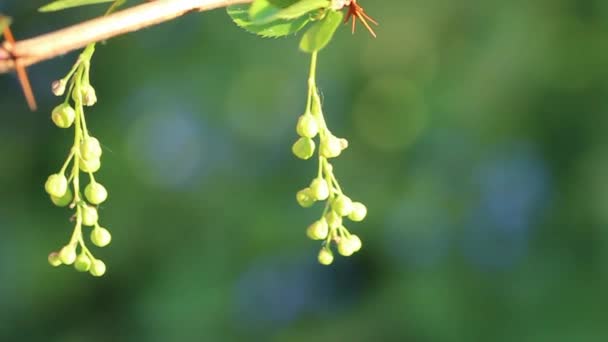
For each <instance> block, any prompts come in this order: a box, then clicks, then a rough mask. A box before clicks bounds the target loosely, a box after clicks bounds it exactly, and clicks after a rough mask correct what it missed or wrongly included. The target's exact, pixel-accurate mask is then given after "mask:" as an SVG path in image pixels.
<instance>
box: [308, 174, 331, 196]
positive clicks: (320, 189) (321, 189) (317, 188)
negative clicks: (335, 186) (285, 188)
mask: <svg viewBox="0 0 608 342" xmlns="http://www.w3.org/2000/svg"><path fill="white" fill-rule="evenodd" d="M310 191H311V193H312V196H313V197H314V199H315V200H317V201H324V200H326V199H327V197H329V184H327V181H326V180H325V179H323V178H315V179H313V181H312V182H311V183H310Z"/></svg>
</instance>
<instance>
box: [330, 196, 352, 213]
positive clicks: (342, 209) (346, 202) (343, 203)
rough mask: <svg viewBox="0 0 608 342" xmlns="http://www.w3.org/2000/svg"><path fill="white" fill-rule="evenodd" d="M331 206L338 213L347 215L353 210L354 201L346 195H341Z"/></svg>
mask: <svg viewBox="0 0 608 342" xmlns="http://www.w3.org/2000/svg"><path fill="white" fill-rule="evenodd" d="M331 207H332V209H333V210H334V211H335V212H336V214H338V215H340V216H347V215H349V214H350V213H351V212H352V210H353V202H352V201H351V200H350V198H348V197H347V196H346V195H340V196H338V197H337V198H336V199H335V200H334V201H333V203H332V204H331Z"/></svg>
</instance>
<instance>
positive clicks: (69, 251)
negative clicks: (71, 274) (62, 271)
mask: <svg viewBox="0 0 608 342" xmlns="http://www.w3.org/2000/svg"><path fill="white" fill-rule="evenodd" d="M59 260H61V262H62V263H63V264H65V265H71V264H73V263H74V261H75V260H76V247H74V246H72V245H67V246H64V247H63V248H61V250H60V251H59Z"/></svg>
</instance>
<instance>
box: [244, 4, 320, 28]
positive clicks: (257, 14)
mask: <svg viewBox="0 0 608 342" xmlns="http://www.w3.org/2000/svg"><path fill="white" fill-rule="evenodd" d="M330 4H331V2H330V1H329V0H302V1H299V2H296V3H294V4H292V5H291V6H288V7H285V8H281V7H277V6H274V5H272V4H271V3H270V1H269V0H256V1H254V2H253V3H252V4H251V6H250V8H249V17H250V18H251V20H253V22H254V23H256V24H263V23H268V22H271V21H274V20H277V19H285V20H293V19H297V18H299V17H302V16H304V15H306V14H308V13H310V12H312V11H314V10H319V9H326V8H328V7H329V5H330Z"/></svg>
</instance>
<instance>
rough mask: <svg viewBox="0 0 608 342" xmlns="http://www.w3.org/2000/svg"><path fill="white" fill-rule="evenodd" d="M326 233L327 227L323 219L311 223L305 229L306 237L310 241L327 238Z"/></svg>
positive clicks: (327, 231)
mask: <svg viewBox="0 0 608 342" xmlns="http://www.w3.org/2000/svg"><path fill="white" fill-rule="evenodd" d="M328 233H329V227H328V226H327V221H325V218H322V219H320V220H318V221H315V222H313V224H311V225H310V226H308V228H307V229H306V235H308V237H309V238H310V239H312V240H323V239H325V238H326V237H327V234H328Z"/></svg>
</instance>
